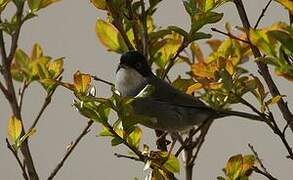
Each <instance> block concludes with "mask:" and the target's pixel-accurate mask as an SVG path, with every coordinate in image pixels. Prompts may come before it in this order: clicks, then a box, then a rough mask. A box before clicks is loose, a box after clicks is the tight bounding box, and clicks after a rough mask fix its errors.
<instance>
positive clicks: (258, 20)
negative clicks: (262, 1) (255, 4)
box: [254, 0, 273, 29]
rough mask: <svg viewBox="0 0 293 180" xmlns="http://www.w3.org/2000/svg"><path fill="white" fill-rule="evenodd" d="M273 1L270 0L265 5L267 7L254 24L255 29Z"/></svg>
mask: <svg viewBox="0 0 293 180" xmlns="http://www.w3.org/2000/svg"><path fill="white" fill-rule="evenodd" d="M272 1H273V0H269V1H268V3H267V5H266V6H265V8H264V9H263V10H262V12H261V14H260V16H259V17H258V19H257V21H256V23H255V25H254V29H256V28H257V26H258V24H259V22H260V20H261V19H262V18H263V17H264V16H265V12H266V11H267V9H268V8H269V6H270V4H271V3H272Z"/></svg>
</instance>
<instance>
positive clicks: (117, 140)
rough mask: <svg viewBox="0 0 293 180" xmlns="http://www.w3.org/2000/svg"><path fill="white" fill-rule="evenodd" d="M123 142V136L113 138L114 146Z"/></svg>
mask: <svg viewBox="0 0 293 180" xmlns="http://www.w3.org/2000/svg"><path fill="white" fill-rule="evenodd" d="M122 143H123V140H122V139H121V138H118V137H114V138H113V139H112V140H111V145H112V146H117V145H119V144H122Z"/></svg>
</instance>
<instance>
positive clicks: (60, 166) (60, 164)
mask: <svg viewBox="0 0 293 180" xmlns="http://www.w3.org/2000/svg"><path fill="white" fill-rule="evenodd" d="M92 124H93V121H92V120H90V121H88V124H87V126H86V127H85V128H84V129H83V131H82V132H81V134H80V135H79V136H78V137H77V139H76V140H75V141H74V143H73V144H72V146H71V147H70V148H69V149H68V150H67V151H66V153H65V155H64V157H63V158H62V160H61V161H60V162H59V163H58V164H57V166H56V167H55V169H54V170H53V171H52V173H51V174H50V176H49V177H48V179H47V180H52V179H53V178H54V177H55V175H56V174H57V173H58V171H59V170H60V169H61V168H62V167H63V165H64V163H65V161H66V159H67V158H68V157H69V156H70V154H71V153H72V152H73V150H74V149H75V147H76V146H77V144H78V143H79V142H80V140H81V139H82V138H83V137H84V136H85V135H87V133H88V132H89V129H90V127H91V126H92Z"/></svg>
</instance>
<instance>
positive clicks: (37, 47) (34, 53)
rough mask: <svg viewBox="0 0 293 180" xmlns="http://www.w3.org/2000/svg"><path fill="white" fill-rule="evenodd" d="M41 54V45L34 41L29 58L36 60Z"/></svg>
mask: <svg viewBox="0 0 293 180" xmlns="http://www.w3.org/2000/svg"><path fill="white" fill-rule="evenodd" d="M42 56H43V50H42V48H41V46H40V45H39V44H38V43H35V44H34V46H33V50H32V53H31V59H32V60H37V59H39V58H40V57H42Z"/></svg>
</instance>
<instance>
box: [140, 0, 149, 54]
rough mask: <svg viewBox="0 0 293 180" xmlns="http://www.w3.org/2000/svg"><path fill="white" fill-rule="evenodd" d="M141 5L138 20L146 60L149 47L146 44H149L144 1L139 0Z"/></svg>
mask: <svg viewBox="0 0 293 180" xmlns="http://www.w3.org/2000/svg"><path fill="white" fill-rule="evenodd" d="M140 3H141V17H140V20H141V22H142V25H143V36H142V37H143V39H142V45H143V54H144V56H145V57H146V58H148V54H149V47H148V42H149V35H148V28H147V13H146V10H145V2H144V0H140Z"/></svg>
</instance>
